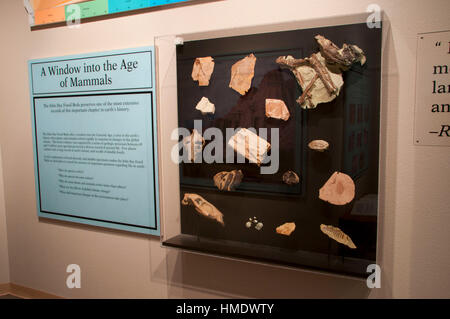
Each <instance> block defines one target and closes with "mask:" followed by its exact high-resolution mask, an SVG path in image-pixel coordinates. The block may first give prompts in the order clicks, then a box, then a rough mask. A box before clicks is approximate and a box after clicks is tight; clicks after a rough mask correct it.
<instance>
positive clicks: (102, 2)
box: [65, 0, 108, 20]
mask: <svg viewBox="0 0 450 319" xmlns="http://www.w3.org/2000/svg"><path fill="white" fill-rule="evenodd" d="M72 6H73V5H72ZM72 6H66V8H65V11H66V20H68V17H69V15H71V18H73V14H74V12H73V9H72ZM78 6H79V8H80V14H81V16H80V18H81V19H84V18H90V17H96V16H101V15H105V14H108V0H95V1H88V2H83V3H80V4H78Z"/></svg>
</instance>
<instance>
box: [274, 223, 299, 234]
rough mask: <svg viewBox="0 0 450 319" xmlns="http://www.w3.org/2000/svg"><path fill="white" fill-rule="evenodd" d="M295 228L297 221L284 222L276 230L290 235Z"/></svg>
mask: <svg viewBox="0 0 450 319" xmlns="http://www.w3.org/2000/svg"><path fill="white" fill-rule="evenodd" d="M294 230H295V223H284V224H283V225H280V226H278V227H277V228H276V232H277V233H278V234H280V235H284V236H290V235H291V234H292V232H293V231H294Z"/></svg>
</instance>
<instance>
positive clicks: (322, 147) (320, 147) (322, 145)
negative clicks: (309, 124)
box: [308, 140, 330, 152]
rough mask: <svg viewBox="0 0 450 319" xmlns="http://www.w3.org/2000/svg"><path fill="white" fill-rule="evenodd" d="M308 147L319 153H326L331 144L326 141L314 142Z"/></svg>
mask: <svg viewBox="0 0 450 319" xmlns="http://www.w3.org/2000/svg"><path fill="white" fill-rule="evenodd" d="M308 147H309V148H310V149H312V150H314V151H317V152H324V151H326V150H327V149H328V147H330V144H329V143H328V142H327V141H325V140H314V141H311V142H309V144H308Z"/></svg>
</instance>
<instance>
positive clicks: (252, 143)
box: [228, 128, 270, 166]
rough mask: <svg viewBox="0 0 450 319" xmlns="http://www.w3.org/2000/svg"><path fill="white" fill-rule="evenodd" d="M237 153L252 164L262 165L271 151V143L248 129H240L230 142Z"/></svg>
mask: <svg viewBox="0 0 450 319" xmlns="http://www.w3.org/2000/svg"><path fill="white" fill-rule="evenodd" d="M228 145H229V146H231V147H232V148H233V149H234V150H235V152H236V153H238V154H240V155H242V156H244V157H245V158H247V159H248V160H249V161H250V162H251V163H255V164H257V165H258V166H259V165H261V163H262V162H263V160H264V158H265V157H266V155H267V152H268V151H269V149H270V143H269V142H267V141H266V140H265V139H263V138H262V137H259V136H258V135H257V134H255V133H253V132H252V131H251V130H248V129H246V128H241V129H239V130H238V131H237V132H236V133H235V134H234V135H233V136H232V137H231V138H230V140H229V141H228Z"/></svg>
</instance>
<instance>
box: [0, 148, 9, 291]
mask: <svg viewBox="0 0 450 319" xmlns="http://www.w3.org/2000/svg"><path fill="white" fill-rule="evenodd" d="M8 282H9V258H8V236H7V233H6V211H5V196H4V187H3V169H2V150H1V147H0V284H5V283H8Z"/></svg>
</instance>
